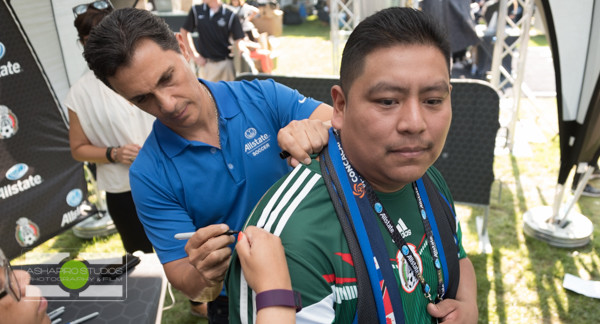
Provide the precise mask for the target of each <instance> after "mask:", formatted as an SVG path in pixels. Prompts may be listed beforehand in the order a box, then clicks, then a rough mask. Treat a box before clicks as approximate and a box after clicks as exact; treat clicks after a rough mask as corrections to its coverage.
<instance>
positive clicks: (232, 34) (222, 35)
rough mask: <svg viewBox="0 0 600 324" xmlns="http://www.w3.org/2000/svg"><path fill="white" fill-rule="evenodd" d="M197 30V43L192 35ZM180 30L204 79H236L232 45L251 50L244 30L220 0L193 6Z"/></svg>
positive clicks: (242, 51)
mask: <svg viewBox="0 0 600 324" xmlns="http://www.w3.org/2000/svg"><path fill="white" fill-rule="evenodd" d="M194 30H196V31H197V32H198V42H197V43H196V44H194V40H193V39H192V37H191V34H190V33H192V32H193V31H194ZM180 32H181V35H182V36H183V39H184V40H187V41H186V42H185V47H186V51H187V52H188V54H189V55H190V56H191V57H193V58H194V62H195V63H196V65H197V66H198V67H200V68H201V70H202V72H201V73H200V77H201V78H203V79H205V80H208V81H213V82H216V81H221V80H223V81H233V80H234V79H235V68H234V65H233V59H232V55H231V50H230V47H231V46H235V47H237V49H238V50H239V52H240V53H247V52H248V49H246V47H245V46H244V43H243V42H241V40H243V39H244V36H245V34H244V30H243V29H242V24H241V22H240V20H239V19H237V16H236V15H235V14H234V13H233V11H231V10H229V9H227V8H226V7H225V6H223V5H222V4H221V1H220V0H205V1H204V3H203V4H200V5H194V6H192V8H191V9H190V11H189V13H188V16H187V19H186V20H185V23H184V24H183V27H181V29H180ZM230 38H231V39H232V40H233V44H231V43H230V41H229V39H230Z"/></svg>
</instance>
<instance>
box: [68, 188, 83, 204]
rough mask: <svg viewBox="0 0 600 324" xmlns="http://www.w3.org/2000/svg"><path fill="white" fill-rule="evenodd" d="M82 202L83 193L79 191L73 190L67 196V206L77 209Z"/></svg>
mask: <svg viewBox="0 0 600 324" xmlns="http://www.w3.org/2000/svg"><path fill="white" fill-rule="evenodd" d="M81 200H83V191H81V189H73V190H71V191H69V193H68V194H67V204H68V205H69V206H71V207H77V206H79V204H80V203H81Z"/></svg>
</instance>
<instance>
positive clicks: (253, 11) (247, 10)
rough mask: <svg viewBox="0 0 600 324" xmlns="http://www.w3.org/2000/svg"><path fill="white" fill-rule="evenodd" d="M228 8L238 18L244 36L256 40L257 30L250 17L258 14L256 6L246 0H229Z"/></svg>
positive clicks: (252, 17)
mask: <svg viewBox="0 0 600 324" xmlns="http://www.w3.org/2000/svg"><path fill="white" fill-rule="evenodd" d="M229 8H230V9H231V11H233V13H234V14H235V15H236V16H238V18H239V19H240V23H241V24H242V30H243V31H244V33H245V34H246V37H248V39H249V40H251V41H253V42H256V38H257V37H258V30H256V27H255V26H254V24H253V23H252V19H254V17H256V15H258V12H259V10H258V8H256V7H255V6H251V5H249V4H247V3H246V0H231V1H230V2H229Z"/></svg>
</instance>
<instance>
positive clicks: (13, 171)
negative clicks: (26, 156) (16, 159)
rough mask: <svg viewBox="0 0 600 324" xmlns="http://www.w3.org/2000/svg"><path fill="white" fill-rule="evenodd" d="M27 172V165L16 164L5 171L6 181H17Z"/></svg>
mask: <svg viewBox="0 0 600 324" xmlns="http://www.w3.org/2000/svg"><path fill="white" fill-rule="evenodd" d="M28 170H29V166H27V164H25V163H17V164H15V165H13V166H12V167H10V169H8V171H6V179H8V180H12V181H15V180H19V179H21V178H22V177H23V176H24V175H25V173H27V171H28Z"/></svg>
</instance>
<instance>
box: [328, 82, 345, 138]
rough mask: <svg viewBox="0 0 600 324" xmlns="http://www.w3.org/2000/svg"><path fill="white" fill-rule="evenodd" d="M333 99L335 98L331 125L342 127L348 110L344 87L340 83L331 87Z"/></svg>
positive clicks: (337, 127) (336, 127)
mask: <svg viewBox="0 0 600 324" xmlns="http://www.w3.org/2000/svg"><path fill="white" fill-rule="evenodd" d="M331 99H332V100H333V116H332V117H331V126H333V128H335V129H342V126H343V124H344V112H345V111H346V97H345V96H344V91H343V90H342V87H340V86H339V85H334V86H333V87H331Z"/></svg>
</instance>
